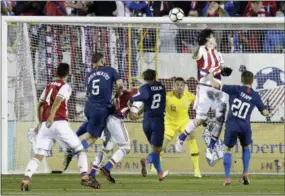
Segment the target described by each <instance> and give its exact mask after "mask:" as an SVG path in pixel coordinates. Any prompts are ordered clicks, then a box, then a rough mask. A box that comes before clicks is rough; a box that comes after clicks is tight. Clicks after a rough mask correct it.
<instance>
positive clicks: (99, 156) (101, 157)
mask: <svg viewBox="0 0 285 196" xmlns="http://www.w3.org/2000/svg"><path fill="white" fill-rule="evenodd" d="M105 157H106V153H105V152H104V151H99V152H98V153H97V154H96V157H95V161H94V162H93V165H94V166H96V167H97V168H99V167H100V166H101V164H102V162H103V161H104V159H105Z"/></svg>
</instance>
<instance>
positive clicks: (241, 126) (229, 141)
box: [224, 121, 252, 148]
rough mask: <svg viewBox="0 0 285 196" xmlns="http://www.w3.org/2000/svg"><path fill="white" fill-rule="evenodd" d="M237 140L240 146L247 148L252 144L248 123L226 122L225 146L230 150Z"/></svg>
mask: <svg viewBox="0 0 285 196" xmlns="http://www.w3.org/2000/svg"><path fill="white" fill-rule="evenodd" d="M238 139H239V141H240V145H241V146H248V145H250V144H251V143H252V134H251V128H250V124H249V123H245V122H236V121H227V122H226V130H225V137H224V144H225V146H227V147H229V148H232V147H234V146H235V145H236V144H237V140H238Z"/></svg>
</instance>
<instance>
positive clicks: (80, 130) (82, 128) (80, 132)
mask: <svg viewBox="0 0 285 196" xmlns="http://www.w3.org/2000/svg"><path fill="white" fill-rule="evenodd" d="M87 125H88V121H85V122H84V123H83V124H82V125H81V126H80V127H79V128H78V129H77V131H76V135H77V136H78V137H80V136H81V135H83V134H84V133H86V132H87Z"/></svg>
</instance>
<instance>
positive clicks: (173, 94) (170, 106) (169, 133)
mask: <svg viewBox="0 0 285 196" xmlns="http://www.w3.org/2000/svg"><path fill="white" fill-rule="evenodd" d="M185 85H186V82H185V80H184V79H183V78H181V77H177V78H175V80H174V84H173V90H172V91H170V92H168V93H167V95H166V109H165V111H166V112H165V134H164V141H163V149H165V148H166V147H167V145H168V144H169V142H170V141H171V140H172V139H173V137H174V136H175V135H176V133H179V134H181V133H183V132H184V130H185V127H186V126H187V124H188V123H189V119H190V117H189V114H188V111H189V107H190V105H191V104H192V103H194V101H195V95H194V94H193V93H191V92H189V91H185ZM188 139H189V151H190V155H191V159H192V163H193V166H194V176H195V177H197V178H201V177H202V175H201V173H200V168H199V150H198V145H197V142H196V139H195V137H194V135H193V133H191V134H190V135H189V136H188Z"/></svg>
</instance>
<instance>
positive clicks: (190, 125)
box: [185, 120, 197, 135]
mask: <svg viewBox="0 0 285 196" xmlns="http://www.w3.org/2000/svg"><path fill="white" fill-rule="evenodd" d="M196 128H197V123H196V121H195V120H191V121H190V122H189V123H188V124H187V126H186V128H185V132H186V133H187V134H188V135H189V134H190V133H191V132H193V131H194V130H195V129H196Z"/></svg>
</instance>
